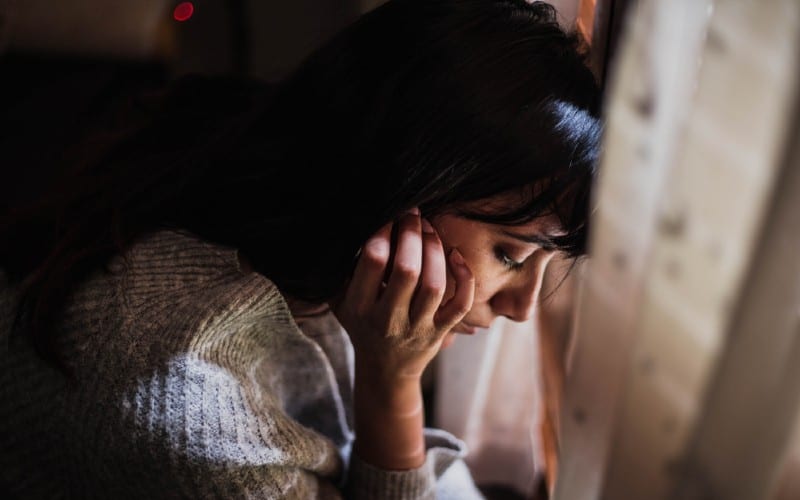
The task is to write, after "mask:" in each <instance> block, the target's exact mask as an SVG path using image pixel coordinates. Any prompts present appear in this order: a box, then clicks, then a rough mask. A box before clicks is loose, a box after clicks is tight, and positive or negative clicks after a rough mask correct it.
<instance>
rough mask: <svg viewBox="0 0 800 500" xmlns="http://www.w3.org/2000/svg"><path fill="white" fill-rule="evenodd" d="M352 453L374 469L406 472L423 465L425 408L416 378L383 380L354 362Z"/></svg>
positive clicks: (418, 381)
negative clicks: (353, 439) (353, 443)
mask: <svg viewBox="0 0 800 500" xmlns="http://www.w3.org/2000/svg"><path fill="white" fill-rule="evenodd" d="M353 396H354V408H355V432H356V441H355V445H354V451H355V453H356V454H357V455H358V456H359V457H360V458H361V460H363V461H364V462H367V463H369V464H371V465H373V466H375V467H379V468H382V469H387V470H408V469H415V468H417V467H420V466H421V465H422V464H423V463H424V462H425V439H424V436H423V427H424V408H423V401H422V389H421V385H420V380H419V379H418V378H413V377H412V378H404V379H386V378H383V377H381V376H376V375H374V374H373V373H370V372H369V371H367V370H360V369H359V366H358V363H356V377H355V387H354V394H353Z"/></svg>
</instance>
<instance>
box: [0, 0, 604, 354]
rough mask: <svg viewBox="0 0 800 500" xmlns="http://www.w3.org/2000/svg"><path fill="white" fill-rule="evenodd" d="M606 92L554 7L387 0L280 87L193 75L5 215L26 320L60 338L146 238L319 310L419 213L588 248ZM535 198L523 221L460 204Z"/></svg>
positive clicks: (2, 254)
mask: <svg viewBox="0 0 800 500" xmlns="http://www.w3.org/2000/svg"><path fill="white" fill-rule="evenodd" d="M599 97H600V96H599V90H598V88H597V86H596V83H595V80H594V78H593V76H592V74H591V72H590V71H589V69H588V68H587V66H586V61H585V59H584V51H583V50H582V49H581V46H580V43H579V39H578V38H577V37H576V36H574V35H572V34H568V33H565V32H564V31H563V30H562V29H561V28H560V27H559V26H558V24H557V22H556V12H555V10H554V9H553V8H552V7H551V6H550V5H547V4H545V3H540V2H536V3H534V4H528V3H526V2H525V1H523V0H494V1H493V0H418V1H415V0H392V1H389V2H388V3H386V4H384V5H382V6H381V7H378V8H377V9H375V10H373V11H372V12H370V13H368V14H366V15H364V16H362V18H360V19H359V20H357V21H356V22H355V23H354V24H352V25H351V26H349V27H348V28H347V29H345V30H343V31H342V32H341V33H340V34H338V35H337V36H336V37H334V38H333V39H332V40H330V41H329V43H327V44H326V45H325V46H324V47H322V48H321V49H319V50H318V51H316V52H315V53H313V54H312V55H311V56H310V57H309V58H308V59H307V60H306V61H305V62H304V63H303V64H302V65H301V66H300V67H299V68H298V70H297V71H295V72H294V73H293V74H292V75H291V76H290V77H289V78H287V79H286V80H285V81H284V82H282V83H281V84H280V85H279V86H278V87H277V88H276V89H275V90H274V91H273V90H272V89H271V87H269V86H267V85H265V84H263V83H261V82H257V81H250V80H246V79H241V78H226V77H214V78H212V77H200V76H197V77H186V78H183V79H180V80H178V81H176V82H174V83H173V84H172V85H171V86H170V87H169V88H168V90H167V92H166V94H165V97H164V99H163V101H161V104H160V105H159V107H158V109H157V111H156V112H155V113H154V114H153V115H152V117H151V118H150V119H149V120H148V122H147V123H146V124H145V125H143V126H142V127H140V128H139V130H138V131H137V132H136V133H132V134H130V135H129V137H127V138H126V139H125V140H124V141H121V142H120V143H119V144H118V145H117V146H116V147H114V148H112V149H111V150H110V151H109V152H108V153H107V154H105V155H104V156H103V157H102V158H100V159H99V160H97V161H93V162H91V163H88V164H84V165H80V166H79V167H78V168H76V169H73V171H72V173H71V175H70V176H68V177H67V178H65V179H63V180H62V181H61V182H59V183H58V184H57V188H56V189H55V190H54V191H52V192H49V193H47V194H45V195H43V196H42V197H41V198H40V199H39V200H38V201H37V202H36V203H34V204H32V205H29V206H28V207H27V208H24V209H23V208H17V209H15V210H11V211H9V213H7V214H4V215H3V219H2V225H1V226H0V258H2V261H0V262H1V263H2V265H3V267H4V268H5V269H6V271H7V272H8V274H9V276H10V277H11V278H12V280H17V281H20V280H22V279H24V282H23V283H24V285H25V286H24V289H23V295H22V296H23V302H22V305H21V307H20V314H19V318H22V320H23V321H22V323H23V324H24V325H25V328H27V329H28V330H29V331H30V332H31V333H32V334H33V336H34V339H36V340H37V347H38V348H39V349H40V351H43V350H44V351H46V346H47V345H48V343H47V342H45V339H46V338H47V337H48V336H49V334H50V332H51V331H52V326H51V325H52V324H53V322H54V321H55V320H56V319H57V315H58V314H59V311H60V309H61V308H63V304H64V301H65V300H66V298H67V296H68V293H69V290H70V289H71V288H72V287H73V286H74V285H75V284H77V283H78V282H79V281H80V280H82V279H83V278H85V276H86V275H87V274H88V273H90V272H92V271H93V270H96V269H97V268H99V267H100V266H101V265H103V263H104V262H107V260H108V259H109V258H110V257H111V256H112V255H114V254H117V253H121V252H123V251H124V249H125V248H127V247H128V246H129V245H130V244H131V243H132V242H133V241H134V240H135V239H136V238H137V237H139V236H140V235H142V234H143V233H146V232H149V231H153V230H157V229H159V228H165V227H171V228H177V229H182V230H186V231H189V232H191V233H193V234H196V235H198V236H200V237H202V238H204V239H207V240H209V241H214V242H217V243H220V244H224V245H230V246H233V247H236V248H238V249H239V250H240V251H241V252H242V253H243V254H244V255H245V256H247V257H248V259H249V260H250V261H251V262H252V263H253V266H254V268H255V269H256V270H257V271H259V272H261V273H262V274H264V275H266V276H267V277H268V278H270V279H271V280H272V281H273V282H274V283H275V284H276V285H277V286H278V287H279V288H280V289H281V290H283V291H284V292H287V293H289V294H292V295H294V296H297V297H298V298H303V299H306V300H311V301H315V300H324V299H326V298H330V297H331V296H332V295H334V294H335V293H336V292H337V291H338V290H339V289H340V288H341V286H342V285H343V284H344V283H345V281H346V279H347V277H348V275H349V273H350V272H351V270H352V265H353V264H354V259H355V255H356V253H357V251H358V249H359V247H360V246H361V245H362V244H363V242H364V241H365V240H366V239H367V238H368V237H369V235H371V234H372V233H373V232H374V231H375V230H377V228H378V227H380V226H381V225H383V224H385V223H386V222H387V221H389V220H392V219H394V218H395V217H397V216H398V215H399V214H401V213H403V212H404V211H406V210H408V209H409V208H410V207H413V206H419V207H420V208H421V211H422V213H423V214H424V215H428V216H432V215H436V214H440V213H443V212H444V211H454V212H455V213H458V214H460V215H462V216H464V217H469V218H473V219H477V220H482V221H486V222H493V223H500V224H511V225H513V224H523V223H526V222H529V221H531V220H533V219H535V218H536V217H539V216H542V215H544V214H546V213H556V214H558V216H559V218H560V220H561V222H562V224H563V227H564V229H565V230H566V235H565V236H563V237H560V238H559V239H558V240H557V241H556V244H557V245H558V246H559V247H560V248H561V249H562V250H564V251H565V252H567V253H569V254H571V255H579V254H580V253H581V252H582V251H583V248H584V244H585V239H586V231H587V226H586V222H587V219H588V211H589V188H590V185H591V182H592V178H593V176H594V171H595V164H596V160H597V156H598V144H599V137H600V122H599V120H598V116H599ZM511 190H520V192H521V193H523V194H525V195H526V196H525V198H524V199H525V200H527V202H526V203H524V204H522V205H520V206H519V207H516V208H515V209H514V210H511V211H510V212H508V213H497V212H480V211H478V212H475V211H472V212H470V211H466V210H464V209H463V203H464V202H468V201H472V200H479V199H482V198H486V197H490V196H492V195H496V194H500V193H504V192H508V191H511Z"/></svg>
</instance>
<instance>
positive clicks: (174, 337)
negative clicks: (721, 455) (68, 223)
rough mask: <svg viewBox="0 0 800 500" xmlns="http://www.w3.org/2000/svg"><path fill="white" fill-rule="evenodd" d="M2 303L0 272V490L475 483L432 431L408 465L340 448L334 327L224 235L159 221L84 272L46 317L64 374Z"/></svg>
mask: <svg viewBox="0 0 800 500" xmlns="http://www.w3.org/2000/svg"><path fill="white" fill-rule="evenodd" d="M15 303H16V296H15V293H14V290H13V288H12V287H10V286H9V285H8V283H7V280H6V279H5V276H4V275H3V274H2V273H0V340H2V351H0V377H1V378H0V446H1V448H0V493H6V495H5V496H6V497H8V496H7V495H8V494H9V493H10V494H11V496H12V497H14V498H17V497H19V498H52V497H68V498H143V499H144V498H146V499H157V498H303V499H306V498H339V497H341V496H344V497H353V498H381V499H383V498H386V499H390V498H433V497H434V496H435V497H437V498H459V499H462V498H463V499H467V498H479V497H480V495H479V493H478V491H477V490H476V489H475V487H474V485H473V483H472V480H471V478H470V476H469V473H468V471H467V469H466V467H465V465H464V462H463V461H462V460H461V458H460V457H461V456H463V453H464V451H463V445H462V443H461V442H460V441H458V440H457V439H455V438H453V437H452V436H451V435H449V434H447V433H446V432H443V431H436V430H432V429H428V430H426V440H427V444H428V455H427V461H426V463H425V464H424V465H423V466H422V467H421V468H419V469H416V470H411V471H402V472H400V471H386V470H380V469H377V468H374V467H371V466H369V465H367V464H365V463H363V462H361V461H359V460H358V459H357V458H356V457H354V456H353V457H351V455H350V448H351V444H352V441H353V431H352V415H351V387H352V368H353V356H352V348H351V346H350V343H349V341H348V339H347V336H346V334H345V332H344V331H343V330H342V328H341V327H340V325H339V324H338V322H337V321H336V319H335V318H334V317H333V316H332V315H330V314H327V315H323V316H322V317H319V318H316V319H314V320H313V321H311V322H309V323H308V324H304V325H303V330H304V331H301V330H300V328H298V326H297V324H296V323H295V321H294V320H293V319H292V316H291V315H290V312H289V309H288V307H287V305H286V303H285V301H284V299H283V297H282V296H281V294H280V293H279V291H278V290H277V288H276V287H275V286H274V285H273V284H272V283H271V282H270V281H269V280H267V279H266V278H264V277H263V276H261V275H259V274H257V273H249V274H245V273H243V272H242V271H241V270H240V268H239V265H238V259H237V255H236V251H235V250H233V249H230V248H227V247H222V246H217V245H212V244H209V243H206V242H203V241H201V240H199V239H197V238H194V237H192V236H190V235H185V234H180V233H177V232H168V231H162V232H158V233H154V234H152V235H149V236H148V237H146V238H143V239H142V240H141V241H140V242H139V243H138V244H136V245H134V246H133V247H132V248H131V249H130V251H129V252H127V253H126V255H125V258H122V257H117V258H115V259H114V260H113V261H112V262H111V264H110V266H109V271H108V272H98V273H96V274H95V275H94V276H93V277H91V278H90V279H89V280H88V281H87V282H86V283H84V284H83V285H82V286H81V287H80V288H79V289H78V290H76V291H75V293H73V295H72V299H71V300H70V303H69V304H68V306H67V310H66V314H65V316H64V318H63V320H62V321H61V323H60V325H59V328H58V339H59V345H58V350H59V351H60V353H61V354H62V356H63V357H64V359H67V360H69V366H70V368H71V369H72V371H73V372H74V373H73V378H72V379H67V378H65V377H64V376H62V375H61V374H60V373H59V372H57V371H55V370H54V369H52V368H50V367H49V366H48V365H47V364H45V363H44V362H42V361H41V360H39V359H38V358H37V357H36V356H35V355H34V353H33V352H32V349H31V348H30V347H29V345H28V343H27V342H26V340H25V338H24V337H23V336H19V335H15V336H10V335H9V332H10V330H11V325H12V321H13V317H14V310H15ZM351 458H352V459H351Z"/></svg>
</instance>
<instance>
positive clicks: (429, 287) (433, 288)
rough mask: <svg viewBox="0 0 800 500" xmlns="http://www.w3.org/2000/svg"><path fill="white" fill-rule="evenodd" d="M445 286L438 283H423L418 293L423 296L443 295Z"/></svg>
mask: <svg viewBox="0 0 800 500" xmlns="http://www.w3.org/2000/svg"><path fill="white" fill-rule="evenodd" d="M444 289H445V285H444V283H440V282H423V283H422V284H421V285H420V287H419V291H420V293H421V294H423V295H431V296H439V295H444Z"/></svg>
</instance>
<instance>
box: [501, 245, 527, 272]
mask: <svg viewBox="0 0 800 500" xmlns="http://www.w3.org/2000/svg"><path fill="white" fill-rule="evenodd" d="M494 256H495V257H496V258H497V260H498V261H500V263H501V264H503V266H505V267H506V268H507V269H510V270H512V271H518V270H520V269H522V265H523V263H522V262H519V261H516V260H514V259H512V258H511V257H509V255H508V253H507V252H506V251H505V250H503V249H502V248H500V247H495V248H494Z"/></svg>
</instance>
